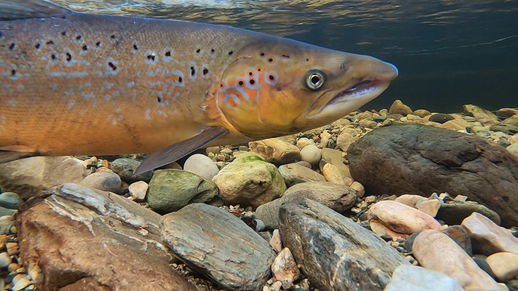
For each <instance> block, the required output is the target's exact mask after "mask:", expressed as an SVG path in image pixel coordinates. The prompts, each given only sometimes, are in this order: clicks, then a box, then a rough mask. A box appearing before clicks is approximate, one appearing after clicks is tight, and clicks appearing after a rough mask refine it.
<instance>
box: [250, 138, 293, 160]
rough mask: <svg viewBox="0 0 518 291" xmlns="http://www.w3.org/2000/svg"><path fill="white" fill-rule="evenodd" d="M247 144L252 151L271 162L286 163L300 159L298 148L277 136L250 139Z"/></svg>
mask: <svg viewBox="0 0 518 291" xmlns="http://www.w3.org/2000/svg"><path fill="white" fill-rule="evenodd" d="M248 146H249V147H250V150H252V152H254V153H256V154H259V155H261V156H262V157H263V158H265V159H266V160H267V161H269V162H272V163H277V164H288V163H293V162H296V161H300V150H299V148H298V147H296V146H294V145H292V144H290V143H287V142H285V141H283V140H281V139H279V138H269V139H263V140H259V141H252V142H249V143H248Z"/></svg>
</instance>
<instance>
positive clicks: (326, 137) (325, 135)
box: [320, 130, 333, 148]
mask: <svg viewBox="0 0 518 291" xmlns="http://www.w3.org/2000/svg"><path fill="white" fill-rule="evenodd" d="M332 137H333V135H332V134H330V133H329V132H327V130H324V131H323V132H322V133H321V134H320V147H321V148H325V147H327V145H328V144H329V141H330V140H331V138H332Z"/></svg>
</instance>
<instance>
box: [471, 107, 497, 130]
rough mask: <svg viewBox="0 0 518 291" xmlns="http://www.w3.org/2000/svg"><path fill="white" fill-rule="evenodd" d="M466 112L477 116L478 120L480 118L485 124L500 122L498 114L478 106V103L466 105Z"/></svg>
mask: <svg viewBox="0 0 518 291" xmlns="http://www.w3.org/2000/svg"><path fill="white" fill-rule="evenodd" d="M464 112H465V113H466V114H469V115H471V116H473V117H475V119H476V120H478V121H479V122H481V123H482V124H484V125H493V124H497V123H498V117H496V115H495V114H494V113H493V112H491V111H489V110H486V109H483V108H481V107H478V106H476V105H472V104H467V105H464Z"/></svg>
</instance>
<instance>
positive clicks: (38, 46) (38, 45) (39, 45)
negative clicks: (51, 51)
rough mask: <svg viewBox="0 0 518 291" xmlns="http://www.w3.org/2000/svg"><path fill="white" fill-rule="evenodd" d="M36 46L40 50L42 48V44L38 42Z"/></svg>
mask: <svg viewBox="0 0 518 291" xmlns="http://www.w3.org/2000/svg"><path fill="white" fill-rule="evenodd" d="M34 47H35V48H36V49H37V50H39V49H40V47H41V44H40V43H39V42H38V43H37V44H36V45H35V46H34Z"/></svg>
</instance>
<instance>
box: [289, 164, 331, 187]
mask: <svg viewBox="0 0 518 291" xmlns="http://www.w3.org/2000/svg"><path fill="white" fill-rule="evenodd" d="M279 173H281V175H282V177H283V178H284V181H285V182H286V186H288V187H290V186H293V185H295V184H298V183H304V182H322V181H325V180H326V179H325V178H324V176H322V175H320V174H319V173H317V172H315V171H313V170H311V169H309V168H307V167H304V166H301V165H299V164H296V163H292V164H287V165H282V166H280V167H279Z"/></svg>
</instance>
